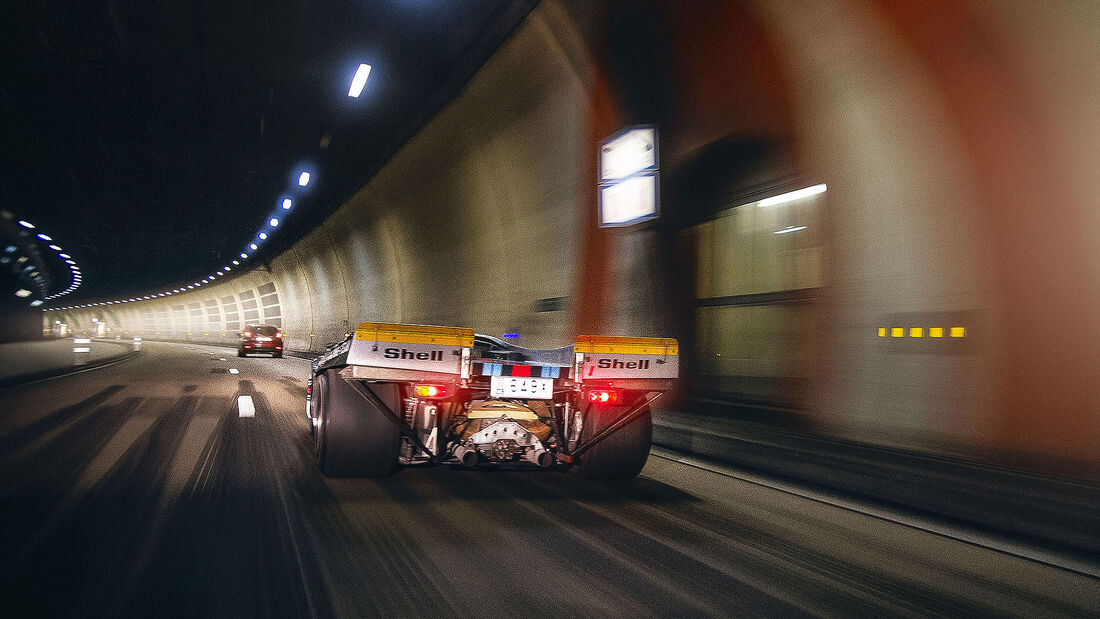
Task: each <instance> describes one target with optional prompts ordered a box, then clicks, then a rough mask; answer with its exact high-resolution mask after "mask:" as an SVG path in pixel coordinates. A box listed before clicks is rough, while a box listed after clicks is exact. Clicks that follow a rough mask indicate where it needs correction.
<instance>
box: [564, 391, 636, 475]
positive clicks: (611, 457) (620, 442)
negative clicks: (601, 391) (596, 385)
mask: <svg viewBox="0 0 1100 619" xmlns="http://www.w3.org/2000/svg"><path fill="white" fill-rule="evenodd" d="M629 408H630V407H628V406H600V405H595V404H593V405H590V406H589V408H588V410H586V411H585V413H584V426H583V427H582V428H581V442H582V443H583V442H584V441H587V440H588V438H589V437H591V436H593V435H594V434H595V433H596V432H599V431H600V430H602V429H603V428H605V427H607V426H609V425H611V423H612V422H613V421H615V420H616V419H618V418H619V416H620V415H622V414H623V413H624V412H626V411H627V410H628V409H629ZM652 442H653V417H652V415H651V414H650V411H649V408H648V407H646V409H645V412H643V413H642V415H641V416H640V417H638V418H637V419H635V420H634V421H632V422H630V423H629V424H627V425H626V426H624V427H622V428H620V429H618V430H617V431H615V432H613V433H611V434H610V435H608V436H607V437H606V438H604V439H603V440H602V441H600V442H599V443H596V444H595V445H594V446H593V447H592V449H589V450H588V451H586V452H584V453H583V454H581V456H580V458H579V462H577V464H574V465H573V467H572V468H571V469H569V472H570V473H572V474H574V475H576V476H578V477H582V478H584V479H631V478H633V477H635V476H637V475H638V473H640V472H641V470H642V467H644V466H645V463H646V460H647V459H649V446H650V445H651V444H652Z"/></svg>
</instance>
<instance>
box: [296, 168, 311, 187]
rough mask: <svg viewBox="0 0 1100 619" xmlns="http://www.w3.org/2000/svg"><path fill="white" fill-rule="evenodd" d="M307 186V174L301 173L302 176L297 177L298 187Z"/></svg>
mask: <svg viewBox="0 0 1100 619" xmlns="http://www.w3.org/2000/svg"><path fill="white" fill-rule="evenodd" d="M308 184H309V172H302V175H301V176H299V177H298V185H300V186H302V187H305V186H306V185H308Z"/></svg>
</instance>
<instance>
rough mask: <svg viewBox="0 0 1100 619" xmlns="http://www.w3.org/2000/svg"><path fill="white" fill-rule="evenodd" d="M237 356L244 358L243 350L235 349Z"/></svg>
mask: <svg viewBox="0 0 1100 619" xmlns="http://www.w3.org/2000/svg"><path fill="white" fill-rule="evenodd" d="M237 356H238V357H243V356H245V354H244V349H243V348H238V349H237Z"/></svg>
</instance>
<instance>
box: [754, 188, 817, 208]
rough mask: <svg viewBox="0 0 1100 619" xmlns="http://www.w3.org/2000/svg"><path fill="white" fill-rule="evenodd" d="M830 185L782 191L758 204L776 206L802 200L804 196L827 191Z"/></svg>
mask: <svg viewBox="0 0 1100 619" xmlns="http://www.w3.org/2000/svg"><path fill="white" fill-rule="evenodd" d="M826 189H828V187H826V186H825V184H824V183H822V184H820V185H814V186H812V187H806V188H805V189H799V190H797V191H791V192H788V193H781V194H779V195H778V196H773V197H771V198H764V199H763V200H761V201H759V202H757V203H756V205H757V206H775V205H776V204H785V203H787V202H794V201H795V200H801V199H803V198H809V197H810V196H816V195H817V194H819V193H825V190H826Z"/></svg>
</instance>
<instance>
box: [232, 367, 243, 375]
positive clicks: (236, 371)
mask: <svg viewBox="0 0 1100 619" xmlns="http://www.w3.org/2000/svg"><path fill="white" fill-rule="evenodd" d="M229 373H230V374H240V373H241V371H240V370H238V369H237V368H229Z"/></svg>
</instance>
